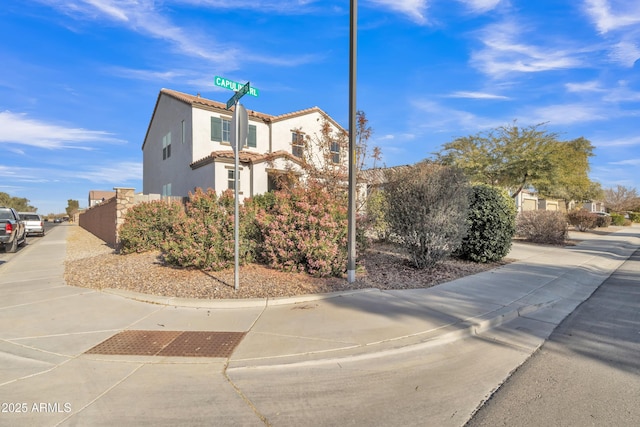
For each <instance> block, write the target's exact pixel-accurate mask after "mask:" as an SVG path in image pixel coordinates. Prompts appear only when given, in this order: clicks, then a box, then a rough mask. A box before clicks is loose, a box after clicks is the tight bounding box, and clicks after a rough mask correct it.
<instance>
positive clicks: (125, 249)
mask: <svg viewBox="0 0 640 427" xmlns="http://www.w3.org/2000/svg"><path fill="white" fill-rule="evenodd" d="M182 212H183V207H182V204H180V203H179V202H175V201H163V200H156V201H152V202H144V203H140V204H137V205H135V206H133V207H132V208H130V209H129V210H127V213H126V214H125V216H124V222H123V224H122V225H121V226H120V229H119V230H118V237H119V240H120V253H122V254H129V253H134V252H146V251H151V250H156V249H160V248H161V247H162V245H163V243H164V242H165V241H166V240H167V238H170V237H171V236H172V235H173V229H174V227H175V225H176V224H177V223H178V221H179V220H178V218H179V216H180V214H181V213H182Z"/></svg>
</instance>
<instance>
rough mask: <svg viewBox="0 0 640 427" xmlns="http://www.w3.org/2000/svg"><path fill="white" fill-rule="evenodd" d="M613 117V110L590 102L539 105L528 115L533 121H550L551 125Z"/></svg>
mask: <svg viewBox="0 0 640 427" xmlns="http://www.w3.org/2000/svg"><path fill="white" fill-rule="evenodd" d="M610 118H611V112H610V111H606V110H604V109H603V108H601V107H598V106H593V105H590V104H558V105H548V106H544V107H538V108H536V109H534V110H533V111H532V113H531V114H530V115H529V117H527V120H528V121H531V122H532V123H545V122H549V124H550V125H552V126H555V125H570V124H576V123H586V122H594V121H600V120H607V119H610Z"/></svg>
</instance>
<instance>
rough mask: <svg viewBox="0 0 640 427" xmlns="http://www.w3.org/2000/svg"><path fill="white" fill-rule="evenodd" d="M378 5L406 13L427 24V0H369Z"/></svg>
mask: <svg viewBox="0 0 640 427" xmlns="http://www.w3.org/2000/svg"><path fill="white" fill-rule="evenodd" d="M369 3H373V4H375V5H378V6H382V7H384V8H387V9H390V10H392V11H394V12H397V13H400V14H403V15H406V16H407V17H408V18H409V19H411V20H412V21H414V22H416V23H418V24H426V23H427V17H426V12H427V9H428V7H429V5H428V1H427V0H369Z"/></svg>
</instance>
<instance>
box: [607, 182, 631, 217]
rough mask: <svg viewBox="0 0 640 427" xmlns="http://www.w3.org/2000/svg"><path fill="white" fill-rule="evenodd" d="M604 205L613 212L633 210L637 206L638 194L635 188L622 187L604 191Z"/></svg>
mask: <svg viewBox="0 0 640 427" xmlns="http://www.w3.org/2000/svg"><path fill="white" fill-rule="evenodd" d="M604 203H605V206H606V207H607V208H609V209H610V210H612V211H613V212H624V211H629V210H633V209H634V208H635V207H637V206H638V204H639V203H638V192H637V191H636V189H635V188H627V187H625V186H622V185H618V186H616V188H607V189H606V190H604Z"/></svg>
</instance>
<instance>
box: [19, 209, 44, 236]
mask: <svg viewBox="0 0 640 427" xmlns="http://www.w3.org/2000/svg"><path fill="white" fill-rule="evenodd" d="M18 214H19V215H20V219H21V220H22V221H24V225H25V228H26V229H27V236H30V235H33V234H36V235H38V236H44V219H42V217H41V216H40V215H38V214H37V213H34V212H18Z"/></svg>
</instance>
